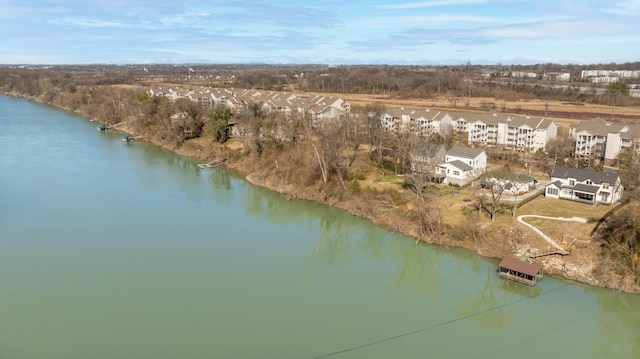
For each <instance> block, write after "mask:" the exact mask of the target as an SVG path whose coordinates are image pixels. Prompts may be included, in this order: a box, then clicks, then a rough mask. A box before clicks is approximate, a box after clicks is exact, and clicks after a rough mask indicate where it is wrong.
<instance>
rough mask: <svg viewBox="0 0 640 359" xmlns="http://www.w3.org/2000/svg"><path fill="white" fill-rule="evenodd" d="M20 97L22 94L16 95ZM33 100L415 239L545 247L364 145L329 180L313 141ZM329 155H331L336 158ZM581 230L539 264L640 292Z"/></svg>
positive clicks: (491, 250)
mask: <svg viewBox="0 0 640 359" xmlns="http://www.w3.org/2000/svg"><path fill="white" fill-rule="evenodd" d="M125 94H126V92H125ZM13 95H19V96H22V94H15V93H14V94H13ZM31 98H32V99H34V100H36V101H39V102H42V103H46V104H49V105H53V106H55V107H59V108H62V109H65V110H69V111H74V112H77V113H80V114H82V115H84V116H86V117H88V118H91V119H93V120H95V121H96V122H99V123H116V122H123V125H122V126H120V127H119V130H122V131H125V132H127V133H130V134H132V135H135V136H137V137H140V138H143V139H144V140H146V141H149V142H151V143H153V144H155V145H158V146H161V147H164V148H167V149H170V150H173V151H175V152H176V153H178V154H181V155H186V156H192V157H196V158H199V159H200V160H201V161H203V162H208V161H210V160H212V159H215V158H219V157H222V156H223V157H225V158H228V161H227V163H226V165H227V166H229V167H230V168H234V169H236V170H239V171H241V172H242V173H244V174H245V175H246V178H247V180H248V181H250V182H251V183H253V184H255V185H259V186H263V187H266V188H269V189H271V190H274V191H277V192H280V193H283V194H284V195H285V196H287V197H289V198H298V199H304V200H310V201H314V202H318V203H322V204H326V205H330V206H334V207H338V208H341V209H344V210H346V211H348V212H350V213H352V214H353V215H356V216H359V217H363V218H367V219H369V220H371V221H372V222H374V223H376V224H379V225H382V226H385V227H387V228H390V229H392V230H394V231H396V232H398V233H402V234H405V235H407V236H409V237H411V238H414V239H415V240H416V241H423V242H426V243H433V244H438V245H442V246H455V247H461V248H466V249H468V250H471V251H473V252H475V253H478V254H479V255H483V256H486V257H491V258H496V259H498V258H502V257H506V256H516V255H522V254H526V253H527V251H529V252H531V251H544V250H545V249H544V245H545V244H544V243H542V241H541V240H540V239H539V238H537V237H536V235H535V234H534V233H530V232H529V231H528V230H527V229H526V228H524V227H523V226H521V225H518V224H517V222H516V221H515V219H513V218H509V216H504V217H503V218H502V219H500V220H497V221H495V222H491V221H489V220H488V219H487V218H486V217H485V216H482V215H481V214H480V213H479V211H478V210H477V208H476V207H474V204H473V202H474V201H472V203H468V202H464V201H463V199H465V198H467V199H469V198H473V196H474V193H473V191H472V190H469V189H467V190H466V191H465V189H455V191H454V189H453V188H451V187H447V186H433V187H431V186H430V187H428V190H427V191H426V192H425V193H422V194H420V195H419V194H417V193H416V191H413V190H411V184H410V183H408V180H407V179H406V178H403V177H398V176H396V173H394V171H390V170H388V169H387V170H385V169H381V168H379V167H377V166H375V165H374V164H372V163H371V158H370V154H369V151H368V150H367V148H366V147H365V146H356V147H353V148H348V147H342V148H341V150H343V151H348V152H349V158H334V161H335V162H336V166H335V167H333V168H330V169H329V172H331V173H333V177H331V178H330V179H329V180H325V181H323V180H322V176H321V175H320V173H319V172H320V171H321V168H319V167H322V166H319V165H318V163H317V162H316V157H315V155H316V154H317V151H314V150H316V149H315V148H314V144H313V143H311V142H305V141H300V140H298V141H289V142H285V143H275V142H267V141H265V142H261V143H259V144H258V145H259V147H255V146H256V143H255V142H253V141H254V139H251V138H245V139H239V138H234V139H231V140H229V141H227V142H225V143H223V144H219V143H217V142H216V141H214V140H213V139H212V138H211V137H209V136H206V135H204V136H200V137H196V138H192V139H184V138H183V139H180V138H179V137H176V136H175V135H172V134H167V133H165V132H164V131H159V130H157V129H158V128H159V126H162V124H161V123H150V122H149V119H145V118H143V117H142V116H140V115H136V114H135V112H134V111H128V113H125V114H120V115H119V116H114V117H112V118H104V117H102V116H103V115H104V114H101V113H100V112H99V111H95V109H96V108H97V107H98V106H99V105H97V104H96V105H94V106H87V107H85V109H89V110H91V109H93V111H87V110H83V108H73V106H66V105H64V104H63V101H54V100H55V99H56V98H53V99H52V100H51V101H47V100H46V98H42V97H31ZM137 100H138V97H137V96H136V93H129V95H128V96H124V95H123V96H121V97H120V101H121V102H120V103H122V104H124V107H125V108H137V106H140V105H136V101H137ZM119 107H120V105H118V106H116V109H117V108H119ZM160 112H163V113H169V112H170V111H169V110H168V109H161V108H158V112H156V113H160ZM165 125H166V124H165ZM167 126H168V125H167ZM203 134H204V132H203ZM328 154H329V155H330V153H328ZM336 156H337V155H336ZM327 160H328V161H330V160H331V159H330V157H329V156H328V157H327ZM341 161H346V162H348V161H351V164H350V165H349V167H348V172H347V173H342V175H340V176H338V175H337V173H336V171H340V170H344V169H345V168H347V167H341V165H342V164H343V163H345V162H341ZM321 163H322V162H321ZM345 172H346V171H345ZM465 196H466V197H465ZM562 204H564V202H563V203H562ZM519 213H521V214H525V213H531V214H540V213H536V203H535V201H534V202H533V203H530V204H528V205H526V206H523V207H522V208H520V209H519ZM592 227H593V224H591V228H592ZM582 232H586V231H585V230H584V228H583V229H578V230H577V232H575V233H574V234H572V235H573V236H574V237H575V238H574V239H575V240H574V242H573V243H579V244H580V245H576V246H575V248H574V250H573V252H572V254H571V255H569V256H566V257H558V258H546V259H544V260H540V261H539V262H540V263H543V265H545V272H546V273H550V274H554V275H557V276H562V277H565V278H568V279H573V280H576V281H580V282H584V283H588V284H591V285H596V286H603V287H610V288H615V289H618V290H623V291H628V292H638V290H639V288H638V286H637V284H636V283H635V279H634V278H630V277H628V276H627V277H624V276H620V275H617V274H616V273H614V272H613V271H609V272H607V271H606V270H602V269H600V268H599V264H602V259H601V257H600V253H599V243H597V242H596V241H593V240H591V239H590V238H589V237H586V238H585V237H581V236H580V234H581V233H582ZM576 241H578V242H576Z"/></svg>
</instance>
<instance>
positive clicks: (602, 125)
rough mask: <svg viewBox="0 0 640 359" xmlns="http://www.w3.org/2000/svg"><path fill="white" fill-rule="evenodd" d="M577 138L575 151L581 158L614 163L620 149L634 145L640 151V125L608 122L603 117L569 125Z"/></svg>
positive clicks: (570, 131) (606, 163) (572, 133)
mask: <svg viewBox="0 0 640 359" xmlns="http://www.w3.org/2000/svg"><path fill="white" fill-rule="evenodd" d="M569 133H570V134H571V137H573V139H575V141H576V142H575V149H574V153H575V155H576V156H577V157H579V158H585V159H592V160H598V161H602V162H603V163H604V164H605V165H608V166H609V165H614V164H615V163H616V160H617V158H618V154H619V153H620V151H621V150H622V149H624V148H626V147H632V148H634V149H636V150H639V151H640V126H637V125H627V124H623V123H613V122H607V121H604V120H602V119H592V120H588V121H583V122H581V123H579V124H575V125H571V126H570V127H569Z"/></svg>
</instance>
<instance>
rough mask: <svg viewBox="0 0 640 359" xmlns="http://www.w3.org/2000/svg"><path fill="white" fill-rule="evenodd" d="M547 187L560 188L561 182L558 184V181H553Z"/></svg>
mask: <svg viewBox="0 0 640 359" xmlns="http://www.w3.org/2000/svg"><path fill="white" fill-rule="evenodd" d="M549 186H555V187H557V188H562V182H560V181H553V182H551V183H549V184H548V185H547V187H549Z"/></svg>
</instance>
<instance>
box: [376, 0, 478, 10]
mask: <svg viewBox="0 0 640 359" xmlns="http://www.w3.org/2000/svg"><path fill="white" fill-rule="evenodd" d="M486 2H487V0H440V1H420V2H410V3H404V4H391V5H380V6H378V8H380V9H417V8H424V7H436V6H453V5H469V4H482V3H486Z"/></svg>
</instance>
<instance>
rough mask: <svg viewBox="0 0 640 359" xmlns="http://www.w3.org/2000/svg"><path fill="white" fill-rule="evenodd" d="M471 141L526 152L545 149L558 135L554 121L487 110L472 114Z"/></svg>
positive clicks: (469, 122) (470, 118)
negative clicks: (482, 112)
mask: <svg viewBox="0 0 640 359" xmlns="http://www.w3.org/2000/svg"><path fill="white" fill-rule="evenodd" d="M467 121H468V142H469V143H470V144H474V145H476V146H482V147H484V146H489V147H497V148H503V149H511V150H517V151H524V152H535V151H537V150H539V149H543V150H544V149H545V148H546V146H547V143H548V142H549V141H550V140H551V139H554V138H555V137H556V136H557V134H558V125H556V123H555V122H554V121H551V120H547V119H544V118H535V117H530V116H513V115H501V114H497V113H487V114H479V115H469V118H468V119H467Z"/></svg>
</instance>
